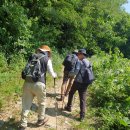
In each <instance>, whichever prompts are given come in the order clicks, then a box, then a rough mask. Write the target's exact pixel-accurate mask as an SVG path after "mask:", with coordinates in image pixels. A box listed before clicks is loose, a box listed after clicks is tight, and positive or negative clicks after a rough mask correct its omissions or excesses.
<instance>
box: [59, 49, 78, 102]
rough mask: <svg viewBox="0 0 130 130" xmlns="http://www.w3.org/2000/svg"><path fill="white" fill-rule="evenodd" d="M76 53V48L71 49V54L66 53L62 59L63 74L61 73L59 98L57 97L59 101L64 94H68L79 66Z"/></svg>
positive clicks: (62, 98)
mask: <svg viewBox="0 0 130 130" xmlns="http://www.w3.org/2000/svg"><path fill="white" fill-rule="evenodd" d="M77 53H78V50H75V51H73V52H72V54H69V55H67V56H66V58H65V59H64V61H63V65H64V75H63V82H62V86H61V97H60V99H58V100H59V101H63V100H64V96H66V95H67V94H68V92H69V90H70V87H71V86H72V83H73V80H74V77H75V75H76V74H77V72H78V71H79V69H80V67H79V65H80V62H79V59H78V57H77ZM67 82H68V86H67ZM66 86H67V87H66Z"/></svg>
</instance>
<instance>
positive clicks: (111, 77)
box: [89, 49, 130, 130]
mask: <svg viewBox="0 0 130 130" xmlns="http://www.w3.org/2000/svg"><path fill="white" fill-rule="evenodd" d="M92 61H93V65H94V72H95V77H96V80H95V82H94V84H93V85H92V86H91V87H90V88H89V89H90V90H89V91H90V95H91V99H90V105H91V107H92V110H93V111H94V115H95V116H96V117H100V120H99V121H100V123H101V126H100V127H101V129H118V130H121V129H128V128H129V124H130V119H129V108H130V102H129V101H130V100H129V99H130V67H129V65H130V62H129V60H128V59H125V58H122V54H121V53H120V51H119V50H118V49H115V53H114V54H109V55H108V54H105V53H103V52H102V53H100V54H99V55H97V56H93V57H92Z"/></svg>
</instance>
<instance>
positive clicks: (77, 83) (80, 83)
mask: <svg viewBox="0 0 130 130" xmlns="http://www.w3.org/2000/svg"><path fill="white" fill-rule="evenodd" d="M86 55H87V54H86V50H85V49H80V50H79V52H78V54H77V56H78V58H79V59H80V70H79V72H78V74H77V76H76V77H75V80H74V83H73V85H72V87H71V90H70V92H69V96H68V103H67V105H66V106H65V110H66V111H69V112H71V107H72V100H73V96H74V94H75V92H76V91H77V90H78V93H79V98H80V118H79V120H80V121H83V120H84V118H85V109H86V91H87V87H88V85H89V84H90V83H89V82H88V83H86V82H85V81H87V79H85V81H84V80H83V78H84V77H82V76H83V74H84V72H85V68H86V66H87V67H89V65H90V62H89V61H88V60H87V59H86Z"/></svg>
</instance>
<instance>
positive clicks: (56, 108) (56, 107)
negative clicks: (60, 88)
mask: <svg viewBox="0 0 130 130" xmlns="http://www.w3.org/2000/svg"><path fill="white" fill-rule="evenodd" d="M54 92H55V114H56V130H57V122H58V119H57V110H58V103H57V100H56V79H55V78H54Z"/></svg>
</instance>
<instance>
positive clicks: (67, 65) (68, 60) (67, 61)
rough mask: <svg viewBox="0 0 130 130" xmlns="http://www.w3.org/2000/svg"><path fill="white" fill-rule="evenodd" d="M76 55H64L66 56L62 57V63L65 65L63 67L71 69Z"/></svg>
mask: <svg viewBox="0 0 130 130" xmlns="http://www.w3.org/2000/svg"><path fill="white" fill-rule="evenodd" d="M76 61H77V59H76V56H75V55H74V54H69V55H67V56H66V58H65V59H64V62H63V65H64V66H65V68H67V69H68V70H72V69H73V67H74V66H75V64H76Z"/></svg>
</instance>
